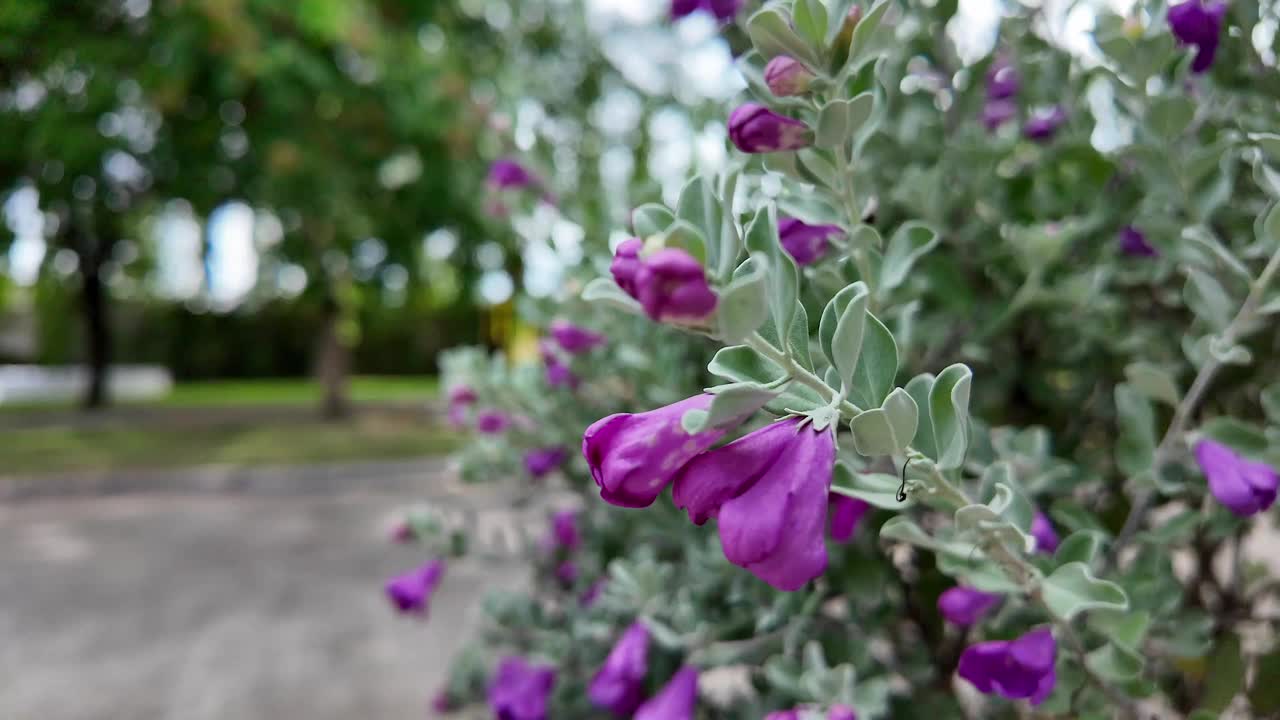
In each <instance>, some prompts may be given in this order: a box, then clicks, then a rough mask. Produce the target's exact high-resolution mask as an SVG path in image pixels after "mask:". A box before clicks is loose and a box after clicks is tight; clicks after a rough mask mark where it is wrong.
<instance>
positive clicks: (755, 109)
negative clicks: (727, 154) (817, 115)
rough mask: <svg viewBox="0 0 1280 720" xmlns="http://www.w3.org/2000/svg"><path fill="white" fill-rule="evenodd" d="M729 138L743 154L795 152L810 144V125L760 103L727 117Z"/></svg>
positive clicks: (744, 107) (739, 107)
mask: <svg viewBox="0 0 1280 720" xmlns="http://www.w3.org/2000/svg"><path fill="white" fill-rule="evenodd" d="M729 139H730V140H731V141H733V144H734V145H735V146H736V147H737V148H738V149H739V150H741V151H742V152H744V153H771V152H779V151H782V150H798V149H800V148H802V147H808V146H810V145H812V144H813V132H812V131H810V130H809V126H808V125H805V124H804V123H803V122H801V121H799V120H796V119H795V118H789V117H787V116H786V115H779V114H778V113H776V112H774V111H772V110H770V109H769V108H767V107H765V106H764V105H761V104H759V103H746V104H745V105H739V106H738V108H737V109H736V110H734V111H733V112H732V113H730V114H729Z"/></svg>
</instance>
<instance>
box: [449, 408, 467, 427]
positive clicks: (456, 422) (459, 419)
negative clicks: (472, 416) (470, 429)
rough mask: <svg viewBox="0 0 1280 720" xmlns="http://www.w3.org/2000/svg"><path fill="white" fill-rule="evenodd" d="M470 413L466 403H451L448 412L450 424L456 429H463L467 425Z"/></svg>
mask: <svg viewBox="0 0 1280 720" xmlns="http://www.w3.org/2000/svg"><path fill="white" fill-rule="evenodd" d="M468 415H469V413H468V411H467V406H466V405H450V406H449V413H448V418H449V425H450V426H451V427H453V428H454V429H455V430H461V429H462V428H464V427H466V426H467V417H468Z"/></svg>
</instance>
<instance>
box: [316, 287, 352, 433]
mask: <svg viewBox="0 0 1280 720" xmlns="http://www.w3.org/2000/svg"><path fill="white" fill-rule="evenodd" d="M326 305H327V307H326V308H325V318H324V329H323V330H322V331H321V334H320V347H319V349H318V354H317V359H318V361H317V367H316V375H317V376H318V377H319V380H320V386H321V388H322V391H323V398H322V403H321V407H320V412H321V414H322V415H323V416H324V417H325V418H326V419H328V420H337V419H340V418H345V417H347V416H349V415H350V414H351V398H350V395H349V392H348V391H349V388H348V385H349V380H350V370H351V348H349V347H347V343H346V341H345V338H343V336H342V317H341V314H340V313H339V311H338V308H337V305H336V304H335V303H326Z"/></svg>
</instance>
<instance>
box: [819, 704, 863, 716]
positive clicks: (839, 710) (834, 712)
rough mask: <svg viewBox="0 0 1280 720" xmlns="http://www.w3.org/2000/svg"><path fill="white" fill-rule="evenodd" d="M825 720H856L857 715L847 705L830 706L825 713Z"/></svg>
mask: <svg viewBox="0 0 1280 720" xmlns="http://www.w3.org/2000/svg"><path fill="white" fill-rule="evenodd" d="M827 720H858V713H856V712H854V711H853V708H851V707H849V706H848V705H832V706H831V709H830V710H829V711H827Z"/></svg>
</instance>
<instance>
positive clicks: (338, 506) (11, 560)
mask: <svg viewBox="0 0 1280 720" xmlns="http://www.w3.org/2000/svg"><path fill="white" fill-rule="evenodd" d="M436 477H437V478H439V477H440V476H439V475H436ZM428 480H429V478H428ZM415 499H417V498H416V496H412V495H397V494H390V493H385V492H382V493H378V494H359V495H357V494H343V493H339V494H314V493H312V494H303V495H293V496H290V495H287V494H254V493H248V494H243V493H234V494H222V495H218V494H212V495H209V494H165V495H157V494H126V495H120V496H115V497H85V496H69V497H63V498H50V499H38V500H32V501H29V502H16V503H10V504H0V718H3V719H4V720H102V719H103V718H110V719H111V720H291V719H293V718H298V719H306V720H330V719H332V720H339V719H341V720H353V719H355V718H370V719H377V720H381V719H382V718H388V719H391V718H420V717H423V716H424V712H425V707H426V703H427V702H428V699H429V698H430V696H431V694H432V693H433V691H434V690H435V688H436V687H437V686H438V685H439V684H440V683H441V682H442V681H443V678H444V675H445V669H446V667H447V663H448V659H449V656H450V655H451V654H452V653H453V652H455V651H456V650H457V649H458V648H459V647H460V646H461V645H462V644H463V643H464V642H465V641H466V640H467V639H468V637H469V636H470V634H471V632H472V631H473V630H474V628H475V625H476V623H477V621H478V618H479V603H478V600H479V598H480V597H481V596H482V595H483V593H484V592H485V591H486V590H488V589H490V588H495V587H498V586H501V585H508V586H510V585H516V584H518V583H520V582H521V581H522V575H521V573H520V568H519V565H517V564H516V563H515V561H514V559H513V558H511V557H510V553H511V552H512V551H513V550H514V546H515V544H516V542H515V538H514V537H511V536H512V531H513V530H514V528H515V527H517V526H519V525H521V524H522V522H523V521H522V520H521V518H522V517H524V516H520V515H516V514H515V513H513V512H512V511H510V510H508V509H505V508H502V507H492V506H491V507H490V508H488V509H486V508H480V509H478V510H477V509H475V508H471V509H466V510H463V509H459V508H455V510H454V513H455V514H457V515H458V518H459V519H460V520H463V519H465V521H466V522H469V523H473V524H474V526H475V527H476V529H477V530H479V533H478V534H479V536H480V537H481V538H482V540H481V544H482V545H487V546H488V549H491V550H497V551H500V552H506V553H507V554H508V559H505V560H504V559H501V558H496V559H495V558H494V557H490V558H488V559H479V558H472V559H468V560H463V561H459V562H456V563H454V564H453V565H452V566H451V567H450V569H449V572H448V574H447V575H446V577H445V580H444V582H443V584H442V585H441V587H440V590H439V592H438V593H437V595H436V597H435V599H434V603H433V607H432V609H431V619H430V620H429V621H427V622H415V621H413V620H407V619H404V618H401V617H397V616H396V615H395V614H394V613H392V612H391V611H390V609H389V607H388V606H387V604H386V601H385V600H384V599H383V597H382V595H381V584H382V581H383V580H384V579H385V578H386V577H387V576H388V575H391V574H393V573H395V572H397V571H400V570H403V569H405V568H408V567H410V566H413V565H414V564H416V563H418V562H421V561H422V560H424V559H425V558H424V557H423V553H422V550H421V549H416V548H413V547H405V546H393V545H390V544H388V542H387V541H386V529H387V526H388V524H389V523H390V522H391V521H392V519H393V518H394V517H396V516H397V514H398V513H397V511H398V510H401V509H403V508H404V507H405V505H406V503H407V502H412V501H413V500H415ZM443 502H448V501H442V503H443ZM452 502H453V504H454V505H455V506H457V505H459V504H460V501H458V500H456V499H455V500H454V501H452Z"/></svg>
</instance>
